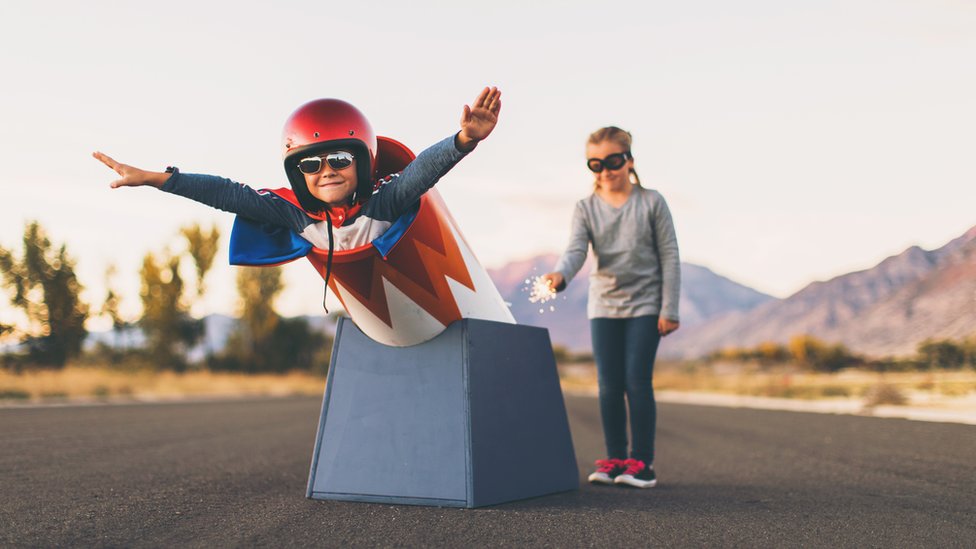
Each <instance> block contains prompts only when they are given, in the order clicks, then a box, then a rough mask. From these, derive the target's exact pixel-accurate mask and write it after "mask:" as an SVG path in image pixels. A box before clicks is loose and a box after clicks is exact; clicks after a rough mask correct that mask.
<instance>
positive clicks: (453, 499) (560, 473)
mask: <svg viewBox="0 0 976 549" xmlns="http://www.w3.org/2000/svg"><path fill="white" fill-rule="evenodd" d="M577 488H579V473H578V470H577V467H576V457H575V454H574V453H573V441H572V438H571V437H570V433H569V424H568V422H567V419H566V408H565V405H564V403H563V398H562V393H561V392H560V388H559V378H558V374H557V372H556V364H555V360H554V358H553V355H552V347H551V344H550V341H549V332H548V331H546V330H545V329H543V328H535V327H531V326H519V325H514V324H504V323H499V322H490V321H486V320H475V319H463V320H460V321H457V322H455V323H453V324H451V325H450V326H448V328H447V329H446V330H445V331H444V333H442V334H441V335H439V336H437V337H436V338H434V339H432V340H430V341H428V342H426V343H422V344H420V345H415V346H412V347H389V346H386V345H383V344H380V343H377V342H375V341H373V340H372V339H370V338H369V337H367V336H366V335H364V334H363V333H362V332H361V331H360V330H359V329H358V328H357V327H356V325H355V324H353V323H352V322H350V321H349V320H347V319H342V320H341V321H340V323H339V326H338V329H337V331H336V339H335V346H334V348H333V351H332V366H331V369H330V372H329V381H328V384H327V385H326V389H325V397H324V399H323V402H322V414H321V416H320V419H319V428H318V434H317V436H316V439H315V451H314V453H313V456H312V467H311V471H310V474H309V479H308V492H307V496H308V497H310V498H313V499H336V500H350V501H370V502H380V503H404V504H415V505H437V506H444V507H480V506H483V505H492V504H496V503H503V502H506V501H513V500H518V499H524V498H530V497H534V496H541V495H544V494H551V493H554V492H562V491H566V490H575V489H577Z"/></svg>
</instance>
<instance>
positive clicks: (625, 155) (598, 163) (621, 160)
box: [586, 151, 634, 173]
mask: <svg viewBox="0 0 976 549" xmlns="http://www.w3.org/2000/svg"><path fill="white" fill-rule="evenodd" d="M633 158H634V156H633V155H631V154H630V151H627V152H622V153H614V154H611V155H608V156H607V157H606V158H587V159H586V167H587V168H589V169H590V171H591V172H593V173H600V172H602V171H603V169H604V168H606V169H608V170H619V169H620V168H623V167H624V164H626V163H627V161H628V160H631V159H633Z"/></svg>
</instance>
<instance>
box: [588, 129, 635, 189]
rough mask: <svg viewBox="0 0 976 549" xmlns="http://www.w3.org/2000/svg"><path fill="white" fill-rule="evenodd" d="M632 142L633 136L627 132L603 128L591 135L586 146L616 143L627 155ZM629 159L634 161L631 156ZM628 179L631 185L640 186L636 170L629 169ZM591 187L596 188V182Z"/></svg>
mask: <svg viewBox="0 0 976 549" xmlns="http://www.w3.org/2000/svg"><path fill="white" fill-rule="evenodd" d="M633 140H634V138H633V136H631V135H630V132H629V131H627V130H622V129H620V128H618V127H617V126H607V127H605V128H600V129H599V130H597V131H595V132H593V133H591V134H590V138H589V140H587V144H589V145H596V144H598V143H603V142H604V141H610V142H612V143H616V144H617V145H620V146H621V147H623V149H624V150H625V151H627V152H628V153H629V152H630V145H631V143H632V142H633ZM630 159H631V160H633V159H634V157H633V155H631V156H630ZM630 179H631V183H633V184H634V185H638V186H640V184H641V182H640V177H638V176H637V170H635V169H634V168H631V169H630ZM593 187H594V188H596V187H597V184H596V182H594V183H593Z"/></svg>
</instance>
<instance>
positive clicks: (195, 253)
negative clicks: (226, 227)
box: [180, 224, 220, 297]
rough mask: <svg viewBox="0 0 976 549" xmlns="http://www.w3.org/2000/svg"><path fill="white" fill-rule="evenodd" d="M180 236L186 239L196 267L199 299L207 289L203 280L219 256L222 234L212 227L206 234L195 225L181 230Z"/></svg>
mask: <svg viewBox="0 0 976 549" xmlns="http://www.w3.org/2000/svg"><path fill="white" fill-rule="evenodd" d="M180 234H182V235H183V238H185V239H186V244H187V252H188V253H189V254H190V257H191V258H192V259H193V263H194V265H195V266H196V270H197V297H200V296H202V295H203V293H204V291H205V288H206V287H205V286H204V284H203V279H204V277H206V276H207V272H208V271H209V270H210V267H212V266H213V261H214V257H215V256H216V255H217V249H218V244H219V243H220V232H219V231H218V230H217V227H216V226H212V227H211V228H210V232H204V231H203V229H202V228H201V227H200V225H199V224H193V225H190V226H187V227H183V228H181V229H180Z"/></svg>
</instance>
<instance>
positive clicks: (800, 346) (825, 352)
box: [788, 335, 864, 372]
mask: <svg viewBox="0 0 976 549" xmlns="http://www.w3.org/2000/svg"><path fill="white" fill-rule="evenodd" d="M788 347H789V351H790V354H791V355H793V358H794V360H796V361H797V362H798V363H799V364H800V365H801V366H805V367H807V368H810V369H812V370H816V371H820V372H836V371H838V370H841V369H843V368H847V367H850V366H856V365H858V364H861V363H863V361H864V360H863V358H861V357H859V356H856V355H854V354H852V353H851V352H850V351H848V349H847V347H845V346H843V345H841V344H839V343H838V344H835V345H828V344H826V343H824V342H823V341H820V340H819V339H817V338H815V337H813V336H809V335H799V336H795V337H793V338H792V339H791V340H790V343H789V345H788Z"/></svg>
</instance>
